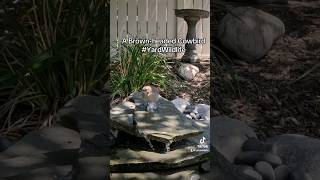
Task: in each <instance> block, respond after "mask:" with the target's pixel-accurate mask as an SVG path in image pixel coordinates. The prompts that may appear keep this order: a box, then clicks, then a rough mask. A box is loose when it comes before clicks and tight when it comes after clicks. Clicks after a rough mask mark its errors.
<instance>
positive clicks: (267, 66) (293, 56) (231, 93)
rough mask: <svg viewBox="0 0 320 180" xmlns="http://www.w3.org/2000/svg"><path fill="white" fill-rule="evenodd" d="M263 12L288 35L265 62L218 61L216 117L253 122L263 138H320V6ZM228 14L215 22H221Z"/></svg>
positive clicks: (296, 4) (214, 78)
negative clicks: (277, 20)
mask: <svg viewBox="0 0 320 180" xmlns="http://www.w3.org/2000/svg"><path fill="white" fill-rule="evenodd" d="M258 8H260V9H262V10H264V11H266V12H268V13H270V14H273V15H275V16H277V17H279V18H280V19H281V20H282V21H283V22H284V24H285V27H286V33H285V35H284V36H283V37H281V38H280V39H279V40H278V41H277V42H276V43H275V44H274V46H273V47H272V49H271V50H270V51H269V53H268V54H267V55H266V56H265V57H264V58H262V59H261V60H257V61H255V62H253V63H248V62H244V61H241V60H239V59H237V58H236V57H235V56H233V55H232V54H231V53H228V56H229V57H231V59H232V61H231V62H227V61H224V62H222V61H221V60H219V59H216V61H213V64H212V69H213V71H214V72H213V73H211V74H212V77H211V78H212V81H213V85H212V88H211V93H213V94H212V96H211V102H212V105H213V108H214V114H215V115H227V116H229V117H233V118H237V119H240V120H242V121H245V122H247V124H249V125H250V126H251V127H253V128H254V129H255V130H256V131H257V133H258V135H259V136H260V137H261V138H265V137H269V136H273V135H275V134H283V133H299V134H304V135H309V136H313V137H320V3H317V2H290V3H289V5H288V6H272V5H266V6H260V7H258ZM223 13H224V12H218V11H217V12H216V13H214V14H213V17H214V18H216V20H219V18H221V17H222V15H223ZM213 39H214V38H213ZM213 43H214V44H216V45H217V46H218V47H220V48H222V49H223V47H221V45H220V44H219V42H217V41H216V40H214V41H213Z"/></svg>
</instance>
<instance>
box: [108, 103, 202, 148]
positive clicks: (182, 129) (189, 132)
mask: <svg viewBox="0 0 320 180" xmlns="http://www.w3.org/2000/svg"><path fill="white" fill-rule="evenodd" d="M134 101H135V102H136V105H135V104H134V103H130V102H124V103H122V104H119V105H117V106H115V107H113V108H112V109H111V111H110V117H111V127H112V128H114V129H117V130H120V131H124V132H126V133H128V134H131V135H134V136H137V137H143V138H145V139H146V140H147V141H151V140H153V141H157V142H161V143H164V144H166V146H167V147H169V146H170V144H171V143H173V142H177V141H180V140H183V139H188V138H191V137H195V136H198V135H200V134H202V133H203V131H202V130H199V129H198V128H196V127H195V126H194V125H193V124H192V122H191V121H190V120H189V119H187V118H186V117H185V116H184V115H183V114H182V113H181V112H180V111H179V110H178V109H177V108H176V107H175V106H174V104H172V103H171V102H170V101H169V100H167V99H165V98H162V97H161V98H160V100H159V107H158V110H157V112H154V113H152V112H147V111H144V110H141V109H139V108H138V102H140V101H141V99H140V98H136V99H134ZM136 106H137V107H136ZM133 121H134V122H133Z"/></svg>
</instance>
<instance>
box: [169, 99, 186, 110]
mask: <svg viewBox="0 0 320 180" xmlns="http://www.w3.org/2000/svg"><path fill="white" fill-rule="evenodd" d="M171 102H172V103H173V104H174V106H175V107H176V108H177V109H178V110H179V111H180V112H181V113H183V112H184V111H185V110H186V107H187V106H189V105H190V102H189V101H187V100H185V99H182V98H179V97H177V98H176V99H174V100H172V101H171Z"/></svg>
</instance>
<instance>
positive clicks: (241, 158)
mask: <svg viewBox="0 0 320 180" xmlns="http://www.w3.org/2000/svg"><path fill="white" fill-rule="evenodd" d="M259 161H266V162H268V163H270V164H271V165H272V166H273V167H277V166H279V165H281V164H282V161H281V159H280V157H279V156H277V155H274V154H271V153H268V152H261V151H246V152H241V153H239V154H238V155H237V157H236V158H235V160H234V162H235V164H247V165H252V166H253V165H255V164H256V163H257V162H259Z"/></svg>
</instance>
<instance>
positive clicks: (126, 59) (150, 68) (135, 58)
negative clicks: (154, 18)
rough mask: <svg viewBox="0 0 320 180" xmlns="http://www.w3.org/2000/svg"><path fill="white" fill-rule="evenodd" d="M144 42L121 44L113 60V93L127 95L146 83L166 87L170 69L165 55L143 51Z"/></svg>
mask: <svg viewBox="0 0 320 180" xmlns="http://www.w3.org/2000/svg"><path fill="white" fill-rule="evenodd" d="M143 46H144V45H143V44H121V45H119V48H117V52H116V55H115V56H114V57H113V58H112V60H111V87H112V89H113V95H120V96H122V97H125V96H127V95H129V94H130V93H132V92H134V91H137V90H140V89H141V88H142V87H143V86H144V85H150V84H153V85H157V86H160V87H162V88H165V87H166V86H167V84H168V82H169V77H170V71H169V69H168V67H167V63H166V60H165V58H164V57H163V56H161V55H160V54H158V53H153V52H142V48H143Z"/></svg>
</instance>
